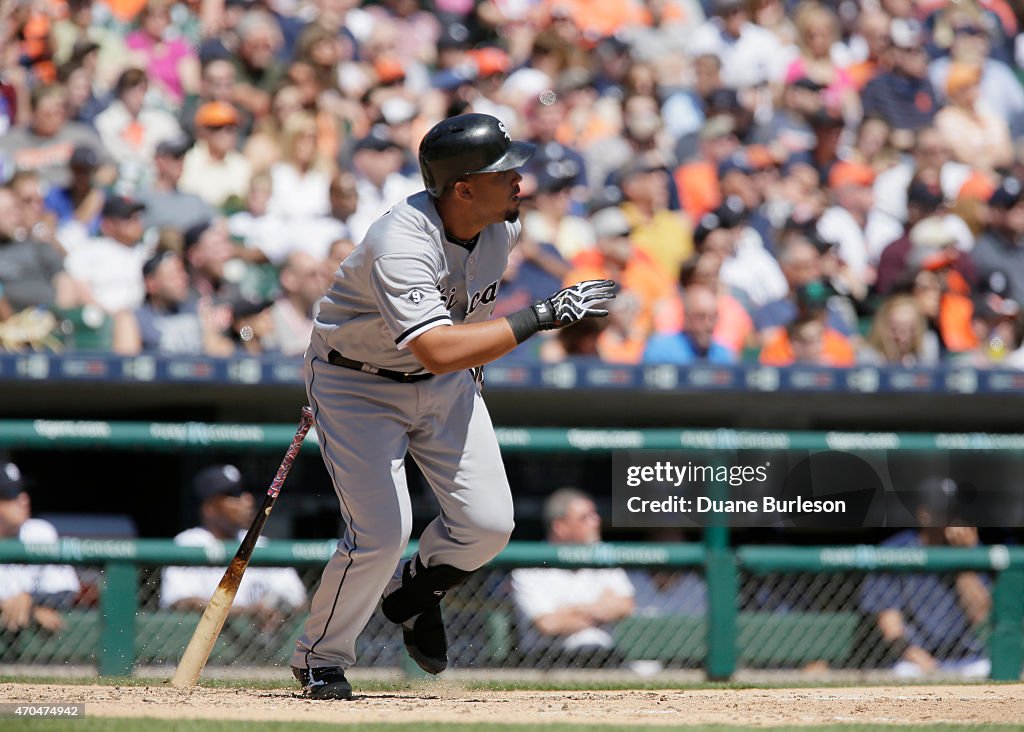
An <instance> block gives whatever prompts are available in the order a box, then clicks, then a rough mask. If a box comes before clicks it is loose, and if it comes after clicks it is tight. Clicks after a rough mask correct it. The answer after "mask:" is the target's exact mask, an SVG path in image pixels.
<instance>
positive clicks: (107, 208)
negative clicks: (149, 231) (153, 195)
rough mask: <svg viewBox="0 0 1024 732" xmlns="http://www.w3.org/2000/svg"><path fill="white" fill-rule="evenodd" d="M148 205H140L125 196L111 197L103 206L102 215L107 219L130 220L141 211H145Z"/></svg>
mask: <svg viewBox="0 0 1024 732" xmlns="http://www.w3.org/2000/svg"><path fill="white" fill-rule="evenodd" d="M145 208H146V204H144V203H139V202H138V201H134V200H132V199H130V198H126V197H124V196H111V197H110V198H108V199H107V200H106V202H105V203H104V204H103V211H102V212H101V213H100V215H101V216H102V217H103V218H105V219H130V218H131V217H132V216H134V215H135V214H137V213H138V212H139V211H143V210H145Z"/></svg>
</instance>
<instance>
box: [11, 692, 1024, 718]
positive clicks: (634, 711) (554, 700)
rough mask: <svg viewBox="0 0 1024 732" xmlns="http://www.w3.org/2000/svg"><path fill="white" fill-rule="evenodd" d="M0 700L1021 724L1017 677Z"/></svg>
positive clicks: (240, 709)
mask: <svg viewBox="0 0 1024 732" xmlns="http://www.w3.org/2000/svg"><path fill="white" fill-rule="evenodd" d="M0 702H22V703H24V702H36V703H44V702H48V703H51V704H52V703H55V702H63V703H85V704H86V705H87V706H86V715H87V716H88V717H156V718H162V719H172V720H181V719H212V720H261V721H296V722H298V721H305V722H334V723H346V724H359V725H366V724H371V723H374V722H392V723H393V722H425V721H430V722H446V723H453V722H455V723H458V722H476V723H478V724H488V723H491V724H494V723H499V722H501V723H534V724H536V723H561V724H565V723H588V724H618V725H630V726H639V725H667V724H672V725H680V724H744V725H756V726H778V725H807V726H822V725H826V724H843V723H853V722H858V723H862V724H893V723H902V724H908V723H909V724H913V723H921V724H934V723H940V722H946V723H972V724H979V723H1004V724H1006V723H1019V722H1021V720H1024V685H1020V684H1014V685H964V686H867V687H856V688H853V687H839V688H816V689H813V688H804V689H700V690H678V689H675V690H665V691H647V690H630V691H477V690H470V689H467V688H466V687H464V686H460V685H454V684H450V683H446V682H435V683H432V684H430V685H429V687H427V686H424V687H416V688H412V689H409V690H402V691H394V692H369V693H365V694H360V693H358V692H357V695H356V698H355V699H354V700H353V701H350V702H316V701H310V700H307V699H303V698H301V697H300V696H298V694H297V693H296V692H294V691H290V690H286V689H272V690H260V689H238V688H204V687H201V688H195V689H192V690H188V691H182V690H176V689H171V688H169V687H162V686H134V687H133V686H124V687H118V686H99V685H69V686H60V685H34V684H16V683H3V684H0Z"/></svg>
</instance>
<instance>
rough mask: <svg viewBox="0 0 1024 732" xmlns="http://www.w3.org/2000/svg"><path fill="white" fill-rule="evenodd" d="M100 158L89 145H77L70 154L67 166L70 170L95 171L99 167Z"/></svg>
mask: <svg viewBox="0 0 1024 732" xmlns="http://www.w3.org/2000/svg"><path fill="white" fill-rule="evenodd" d="M99 164H100V156H99V153H97V152H96V150H95V149H94V148H92V147H90V146H89V145H79V146H78V147H76V148H75V149H74V151H73V152H72V153H71V160H70V161H68V165H69V166H70V167H71V169H72V170H95V169H96V168H98V167H99Z"/></svg>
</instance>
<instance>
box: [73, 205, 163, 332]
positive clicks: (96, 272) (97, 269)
mask: <svg viewBox="0 0 1024 732" xmlns="http://www.w3.org/2000/svg"><path fill="white" fill-rule="evenodd" d="M145 208H146V206H145V205H144V204H142V203H139V202H138V201H135V200H132V199H130V198H125V197H124V196H110V197H108V198H107V200H106V202H105V203H104V204H103V209H102V210H101V211H100V232H101V235H100V236H96V237H91V238H89V239H87V240H86V241H84V242H83V243H81V244H80V245H78V246H76V247H75V248H74V249H73V250H72V251H70V252H69V253H68V256H67V259H65V261H64V266H65V267H66V268H67V271H68V274H70V275H71V277H72V278H73V279H75V280H78V282H79V283H80V284H81V285H82V289H83V290H84V292H85V294H84V296H83V298H84V299H85V304H95V305H98V306H99V307H101V308H102V309H103V310H105V311H106V312H108V313H110V314H113V313H116V312H118V311H120V310H126V309H133V308H136V307H138V306H139V305H141V304H142V299H143V295H144V292H145V290H144V288H143V284H142V264H143V262H145V261H146V250H145V246H144V245H143V244H142V243H141V242H142V216H141V213H142V211H143V210H145Z"/></svg>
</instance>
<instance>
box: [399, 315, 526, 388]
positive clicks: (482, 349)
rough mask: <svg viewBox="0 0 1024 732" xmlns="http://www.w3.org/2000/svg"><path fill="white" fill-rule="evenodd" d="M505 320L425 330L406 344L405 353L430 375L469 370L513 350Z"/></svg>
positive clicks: (512, 342)
mask: <svg viewBox="0 0 1024 732" xmlns="http://www.w3.org/2000/svg"><path fill="white" fill-rule="evenodd" d="M516 345H517V344H516V338H515V336H514V335H513V333H512V329H511V328H510V327H509V324H508V320H507V319H506V318H500V319H498V320H488V321H485V322H482V323H466V324H464V325H449V326H442V327H440V328H433V329H431V330H428V331H427V332H426V333H424V334H423V335H421V336H419V337H417V338H415V339H413V340H412V341H410V342H409V350H410V351H412V353H413V355H414V356H416V359H417V360H418V361H419V362H420V363H421V364H423V366H424V367H425V368H426V369H427V370H428V371H430V372H431V373H434V374H447V373H450V372H452V371H460V370H462V369H471V368H473V367H474V366H480V365H482V364H486V363H490V362H491V361H494V360H495V359H498V358H501V357H502V356H504V355H505V354H506V353H508V352H509V351H511V350H512V349H513V348H515V347H516Z"/></svg>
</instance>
